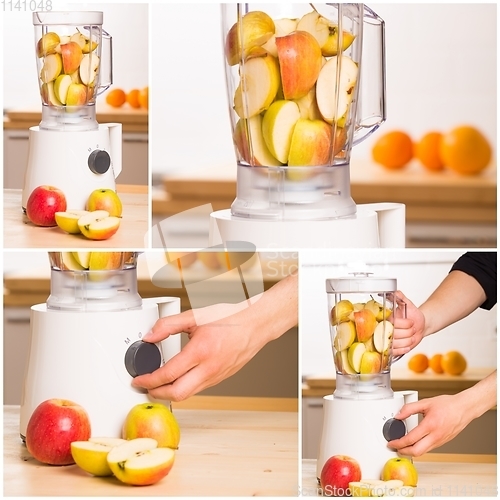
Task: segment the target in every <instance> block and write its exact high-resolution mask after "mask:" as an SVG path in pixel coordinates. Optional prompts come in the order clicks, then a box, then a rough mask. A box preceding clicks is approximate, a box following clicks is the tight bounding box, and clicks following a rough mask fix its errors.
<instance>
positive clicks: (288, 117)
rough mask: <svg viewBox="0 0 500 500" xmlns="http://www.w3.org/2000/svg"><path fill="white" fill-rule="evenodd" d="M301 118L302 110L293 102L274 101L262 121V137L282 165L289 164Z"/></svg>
mask: <svg viewBox="0 0 500 500" xmlns="http://www.w3.org/2000/svg"><path fill="white" fill-rule="evenodd" d="M299 118H300V110H299V107H298V106H297V104H296V103H295V102H293V101H287V100H284V99H283V100H279V101H274V102H273V103H272V104H271V105H270V106H269V108H268V110H267V111H266V112H265V114H264V118H263V119H262V135H263V136H264V141H265V142H266V145H267V147H268V149H269V151H270V152H271V154H272V155H273V156H274V157H275V158H276V159H277V160H278V161H280V162H281V163H287V161H288V153H289V151H290V143H291V142H292V135H293V129H294V128H295V124H296V123H297V120H298V119H299Z"/></svg>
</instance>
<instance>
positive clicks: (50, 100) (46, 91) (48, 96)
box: [40, 82, 63, 106]
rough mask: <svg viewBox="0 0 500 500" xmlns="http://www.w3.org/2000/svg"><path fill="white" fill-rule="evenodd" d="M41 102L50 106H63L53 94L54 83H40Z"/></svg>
mask: <svg viewBox="0 0 500 500" xmlns="http://www.w3.org/2000/svg"><path fill="white" fill-rule="evenodd" d="M40 93H41V95H42V99H43V102H45V103H46V104H49V105H51V106H63V103H62V102H61V101H60V100H59V99H58V98H57V97H56V94H55V92H54V82H49V83H42V87H41V91H40Z"/></svg>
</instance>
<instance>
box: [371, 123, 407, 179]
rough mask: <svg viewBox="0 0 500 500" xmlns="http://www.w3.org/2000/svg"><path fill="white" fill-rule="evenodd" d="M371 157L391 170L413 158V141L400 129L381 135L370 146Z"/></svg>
mask: <svg viewBox="0 0 500 500" xmlns="http://www.w3.org/2000/svg"><path fill="white" fill-rule="evenodd" d="M372 156H373V159H374V160H375V161H376V162H377V163H380V164H381V165H383V166H384V167H386V168H389V169H391V170H398V169H400V168H403V167H404V166H405V165H406V164H407V163H409V162H410V161H411V159H412V158H413V141H412V140H411V137H410V136H409V135H408V134H407V133H406V132H403V131H401V130H393V131H392V132H388V133H386V134H384V135H383V136H381V137H380V138H379V139H378V140H377V142H376V143H375V144H374V146H373V148H372Z"/></svg>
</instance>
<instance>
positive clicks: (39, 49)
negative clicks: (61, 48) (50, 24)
mask: <svg viewBox="0 0 500 500" xmlns="http://www.w3.org/2000/svg"><path fill="white" fill-rule="evenodd" d="M59 42H60V39H59V35H58V34H57V33H54V32H53V31H49V32H48V33H45V35H43V36H42V38H40V40H38V42H37V44H36V55H37V56H38V57H43V56H48V55H49V54H53V53H54V52H55V49H56V47H57V46H58V45H59Z"/></svg>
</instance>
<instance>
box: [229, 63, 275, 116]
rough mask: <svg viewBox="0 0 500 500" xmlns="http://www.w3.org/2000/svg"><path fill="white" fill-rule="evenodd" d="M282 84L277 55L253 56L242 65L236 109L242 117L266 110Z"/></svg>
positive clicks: (235, 101) (235, 95) (236, 94)
mask: <svg viewBox="0 0 500 500" xmlns="http://www.w3.org/2000/svg"><path fill="white" fill-rule="evenodd" d="M279 86H280V70H279V66H278V61H277V59H276V58H275V57H273V56H271V55H269V54H267V55H265V56H262V57H252V58H249V59H247V60H246V61H244V62H243V63H242V64H241V66H240V83H239V85H238V87H237V89H236V92H235V93H234V110H235V111H236V113H237V115H238V116H239V117H240V118H251V117H252V116H255V115H258V114H259V113H261V112H262V111H264V110H266V109H267V108H268V107H269V105H270V104H271V103H272V102H273V100H274V98H275V97H276V94H277V92H278V89H279Z"/></svg>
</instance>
